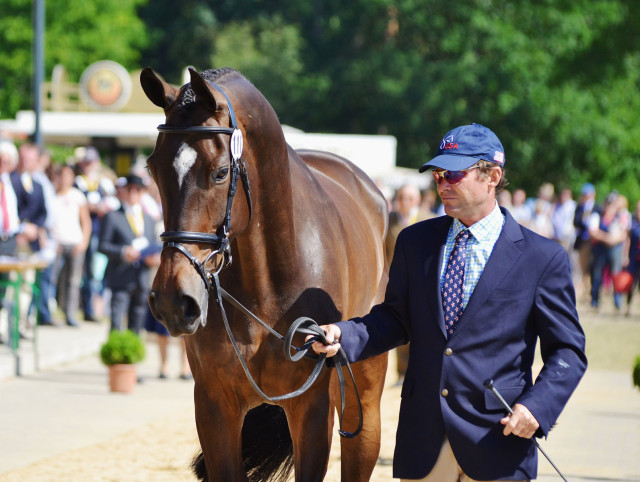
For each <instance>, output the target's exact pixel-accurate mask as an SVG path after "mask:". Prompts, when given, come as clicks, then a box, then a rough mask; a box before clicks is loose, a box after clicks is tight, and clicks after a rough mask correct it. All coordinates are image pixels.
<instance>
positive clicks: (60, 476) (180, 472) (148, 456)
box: [0, 360, 400, 482]
mask: <svg viewBox="0 0 640 482" xmlns="http://www.w3.org/2000/svg"><path fill="white" fill-rule="evenodd" d="M390 361H391V360H390ZM390 365H391V363H390ZM395 381H396V377H395V375H394V374H393V373H391V372H390V375H389V376H388V377H387V385H388V386H387V388H386V389H385V391H384V395H383V402H382V405H383V411H382V417H383V422H382V426H383V435H382V449H381V452H380V459H379V463H378V466H377V467H376V469H375V472H374V475H373V477H372V479H371V480H372V481H375V482H378V481H389V480H391V479H392V476H391V460H392V457H393V448H394V442H395V428H396V424H397V413H398V409H399V404H400V387H399V386H393V384H394V382H395ZM339 438H340V437H339V436H338V434H337V433H336V434H335V436H334V438H333V447H332V451H331V453H332V456H331V460H330V463H329V469H328V473H327V476H326V477H325V480H326V481H327V482H334V481H335V482H338V481H340V460H339V456H340V448H339V443H340V442H339ZM199 449H200V445H199V443H198V437H197V434H196V429H195V423H194V413H193V411H192V410H191V411H182V412H179V413H175V414H174V416H173V417H164V418H163V419H162V420H158V421H155V422H152V423H150V424H147V425H143V426H140V427H137V428H136V429H135V430H131V431H129V432H127V433H124V434H122V435H119V436H116V437H113V438H110V439H108V440H105V441H104V442H101V443H98V444H95V445H89V446H86V447H83V448H80V449H76V450H73V451H69V452H66V453H63V454H61V455H58V456H56V457H52V458H47V459H43V460H40V461H38V462H36V463H33V464H31V465H29V466H27V467H24V468H21V469H18V470H14V471H11V472H8V473H5V474H0V481H2V482H24V481H36V480H37V481H50V482H71V481H83V482H84V481H101V482H107V481H109V482H124V481H126V482H129V481H131V482H134V481H135V482H147V481H154V482H155V481H157V482H164V481H166V482H169V481H171V482H182V481H184V482H187V481H190V482H191V481H195V480H196V479H195V477H194V476H193V475H192V474H191V470H190V469H189V467H188V465H189V463H190V461H191V460H192V458H193V456H194V455H195V454H196V452H198V451H199Z"/></svg>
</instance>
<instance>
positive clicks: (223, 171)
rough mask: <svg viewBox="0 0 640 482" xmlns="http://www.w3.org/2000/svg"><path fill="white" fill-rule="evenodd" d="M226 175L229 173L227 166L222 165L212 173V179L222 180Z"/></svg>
mask: <svg viewBox="0 0 640 482" xmlns="http://www.w3.org/2000/svg"><path fill="white" fill-rule="evenodd" d="M228 175H229V168H228V167H223V168H220V169H218V170H217V171H215V172H214V173H213V180H214V181H215V182H220V181H224V180H225V179H226V178H227V176H228Z"/></svg>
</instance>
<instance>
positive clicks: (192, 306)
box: [179, 294, 201, 322]
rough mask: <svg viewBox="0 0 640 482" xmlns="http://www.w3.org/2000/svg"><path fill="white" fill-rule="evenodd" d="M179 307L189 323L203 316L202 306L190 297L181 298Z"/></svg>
mask: <svg viewBox="0 0 640 482" xmlns="http://www.w3.org/2000/svg"><path fill="white" fill-rule="evenodd" d="M179 306H180V309H181V310H182V316H183V318H184V320H185V321H187V322H190V321H194V320H197V319H198V318H199V317H200V315H201V311H200V306H199V305H198V303H196V301H195V300H194V299H193V298H192V297H191V296H189V295H185V294H183V295H182V296H180V302H179Z"/></svg>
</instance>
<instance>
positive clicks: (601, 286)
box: [386, 183, 640, 316]
mask: <svg viewBox="0 0 640 482" xmlns="http://www.w3.org/2000/svg"><path fill="white" fill-rule="evenodd" d="M407 193H410V195H409V196H407ZM408 197H409V198H410V199H411V202H410V203H407V198H408ZM436 198H437V196H436V194H435V192H434V191H433V190H428V191H425V192H423V193H419V191H418V190H417V188H416V187H415V186H414V185H411V184H406V185H404V186H402V187H400V188H399V189H398V190H397V191H396V192H395V193H393V195H392V196H391V198H390V199H389V203H390V207H391V214H390V218H389V220H390V223H389V224H390V227H389V232H390V236H389V238H388V240H387V241H388V242H387V246H386V249H387V253H391V254H392V253H393V245H394V244H395V237H396V236H397V233H398V232H399V230H400V229H402V228H403V227H405V226H407V225H408V224H411V223H413V222H415V221H416V220H420V219H426V218H428V217H431V216H439V215H442V214H444V211H443V210H442V207H441V206H438V205H437V203H436V202H435V200H436ZM498 203H499V204H500V205H501V206H503V207H504V208H506V209H507V210H508V211H509V212H510V213H511V215H512V216H513V217H514V218H515V219H516V221H518V222H519V223H520V224H522V225H523V226H525V227H527V228H529V229H531V230H532V231H534V232H536V233H538V234H540V235H541V236H545V237H547V238H550V239H554V240H555V241H557V242H558V243H560V244H561V245H562V246H563V247H564V248H565V249H566V250H567V252H568V253H569V257H570V260H571V264H572V273H573V278H574V285H575V288H576V295H577V297H578V300H579V301H580V302H582V303H585V304H588V305H589V306H590V307H591V309H592V310H593V311H594V312H597V311H598V310H599V309H600V308H601V306H602V297H603V296H607V297H611V299H612V301H613V305H614V308H615V311H616V312H617V313H618V312H622V311H623V309H624V313H625V315H627V316H628V315H629V314H630V310H631V299H632V297H633V294H634V290H635V289H636V287H637V286H638V281H639V278H640V246H639V245H638V243H639V241H640V201H639V202H638V204H637V205H636V207H635V209H634V211H633V212H630V211H629V203H628V200H627V198H626V197H625V196H624V195H623V194H621V193H619V192H617V191H612V192H610V193H607V194H606V196H605V197H604V200H603V202H602V203H598V202H596V190H595V187H594V186H593V185H592V184H590V183H585V184H584V185H583V186H582V187H581V189H580V192H579V193H578V196H577V200H575V199H574V196H573V192H572V191H571V189H568V188H564V189H562V190H560V191H559V192H556V189H555V186H553V185H552V184H551V183H544V184H542V185H541V186H540V188H539V189H538V191H537V192H536V193H535V195H534V196H528V195H527V193H526V192H525V191H524V190H523V189H514V190H513V191H510V190H507V189H505V190H503V191H502V192H501V193H500V195H499V197H498Z"/></svg>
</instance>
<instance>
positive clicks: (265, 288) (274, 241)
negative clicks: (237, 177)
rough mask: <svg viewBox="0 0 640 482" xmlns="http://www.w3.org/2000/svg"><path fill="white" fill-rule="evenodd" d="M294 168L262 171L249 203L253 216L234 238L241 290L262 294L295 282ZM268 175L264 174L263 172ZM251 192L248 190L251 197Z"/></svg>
mask: <svg viewBox="0 0 640 482" xmlns="http://www.w3.org/2000/svg"><path fill="white" fill-rule="evenodd" d="M297 169H299V167H298V166H295V165H290V164H289V162H288V161H287V163H286V165H285V164H283V165H282V166H279V167H278V168H277V170H274V169H273V166H271V167H269V168H267V167H264V168H263V171H265V172H260V173H259V179H261V180H267V179H268V180H269V181H262V182H259V183H258V186H257V189H255V197H254V199H253V205H254V216H253V219H252V220H251V222H250V224H249V226H248V227H247V228H246V230H245V231H244V232H243V233H241V234H240V235H239V236H238V237H237V238H236V243H235V244H236V255H235V256H236V257H237V258H239V259H238V263H237V264H238V267H237V269H238V271H237V272H236V275H237V276H239V277H240V279H241V280H242V285H243V289H245V290H249V291H251V292H255V293H266V292H270V291H274V289H277V288H278V287H281V286H282V284H283V283H286V282H287V281H291V279H293V278H295V273H296V272H297V270H299V269H300V268H301V267H300V266H298V265H296V258H297V249H296V248H297V247H296V236H295V225H294V222H295V219H294V212H293V192H292V188H293V185H294V181H293V180H292V175H294V174H295V173H296V170H297ZM267 170H268V171H269V172H266V171H267ZM253 195H254V189H253V186H252V196H253Z"/></svg>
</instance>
